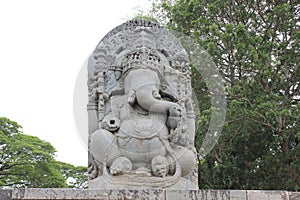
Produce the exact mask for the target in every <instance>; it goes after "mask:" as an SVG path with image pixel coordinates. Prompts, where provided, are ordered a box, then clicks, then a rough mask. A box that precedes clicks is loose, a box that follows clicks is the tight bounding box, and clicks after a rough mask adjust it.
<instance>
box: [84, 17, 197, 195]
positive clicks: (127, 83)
mask: <svg viewBox="0 0 300 200" xmlns="http://www.w3.org/2000/svg"><path fill="white" fill-rule="evenodd" d="M128 27H130V29H129V31H128ZM154 29H157V30H159V31H160V33H157V31H156V32H155V31H154ZM154 36H155V37H154ZM161 36H164V37H170V38H171V39H170V40H171V41H172V40H173V42H174V43H176V45H177V46H174V47H173V48H176V51H175V53H174V49H170V47H169V46H166V47H165V46H163V43H161V45H162V46H161V47H160V48H157V46H158V45H157V44H158V43H159V41H160V40H159V38H161ZM126 37H127V40H125V39H124V38H126ZM109 45H110V48H109V49H108V48H107V47H108V46H109ZM178 51H179V52H180V54H179V55H177V57H176V56H174V55H173V56H172V53H173V54H175V55H176V53H178ZM165 52H170V53H165ZM92 56H93V57H92V61H90V63H89V82H88V85H89V105H88V113H89V132H90V137H89V177H90V183H89V186H90V188H102V189H128V188H132V189H147V188H151V189H153V188H156V189H198V187H197V175H196V173H197V159H196V158H197V156H196V151H195V148H194V144H193V143H194V135H195V120H194V112H193V108H192V101H191V91H190V77H189V68H188V60H187V58H186V55H185V52H184V49H183V48H182V46H181V45H180V44H178V41H177V39H176V38H175V37H174V36H172V35H170V34H169V33H168V32H167V31H166V30H165V29H163V28H162V27H160V26H159V25H157V24H155V23H153V22H149V21H144V20H136V21H129V22H127V23H125V24H123V25H121V26H120V27H117V28H116V30H113V31H112V33H110V34H108V35H107V36H106V37H105V38H104V40H103V41H102V42H100V44H99V45H98V46H97V48H96V50H95V52H94V54H93V55H92ZM172 59H173V62H172ZM107 65H108V66H107Z"/></svg>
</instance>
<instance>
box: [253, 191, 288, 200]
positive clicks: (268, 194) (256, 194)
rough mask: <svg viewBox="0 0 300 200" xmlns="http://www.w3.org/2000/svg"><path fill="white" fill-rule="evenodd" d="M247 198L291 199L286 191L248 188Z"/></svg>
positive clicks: (260, 199) (261, 199)
mask: <svg viewBox="0 0 300 200" xmlns="http://www.w3.org/2000/svg"><path fill="white" fill-rule="evenodd" d="M247 200H289V196H288V192H286V191H267V190H247Z"/></svg>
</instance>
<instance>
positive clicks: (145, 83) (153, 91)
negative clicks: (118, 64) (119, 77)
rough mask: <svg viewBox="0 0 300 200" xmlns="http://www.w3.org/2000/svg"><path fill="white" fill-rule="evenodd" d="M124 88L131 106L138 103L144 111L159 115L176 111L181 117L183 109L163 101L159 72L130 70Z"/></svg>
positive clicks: (141, 69)
mask: <svg viewBox="0 0 300 200" xmlns="http://www.w3.org/2000/svg"><path fill="white" fill-rule="evenodd" d="M124 87H125V95H127V96H128V100H127V101H128V103H129V104H131V105H133V104H134V103H135V102H136V103H137V104H138V105H139V106H140V107H142V108H143V109H145V110H147V111H151V112H157V113H169V111H170V110H174V109H176V110H177V111H178V114H180V115H181V112H182V108H181V107H180V106H179V105H178V104H176V103H174V102H170V101H166V100H163V99H161V96H160V94H159V89H160V87H161V78H160V76H159V72H158V71H157V70H154V69H147V68H140V69H132V70H130V71H129V72H128V73H127V75H126V76H125V78H124Z"/></svg>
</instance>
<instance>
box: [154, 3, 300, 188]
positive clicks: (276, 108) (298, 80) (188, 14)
mask: <svg viewBox="0 0 300 200" xmlns="http://www.w3.org/2000/svg"><path fill="white" fill-rule="evenodd" d="M299 3H300V1H299V0H276V1H275V0H261V1H258V0H246V1H241V0H235V1H221V0H178V1H175V0H160V1H157V2H156V4H155V6H154V13H155V14H156V16H157V17H158V18H160V20H161V21H163V22H164V23H165V25H166V26H167V27H169V28H170V29H175V30H177V31H180V32H182V33H184V34H186V35H188V36H191V37H193V39H194V40H195V41H196V42H198V43H199V44H200V45H201V46H202V47H203V48H204V49H206V50H207V52H208V53H209V54H210V55H211V57H212V59H213V60H214V62H215V64H216V66H217V68H218V69H219V71H220V73H221V74H222V76H223V79H224V80H225V81H226V88H227V93H228V96H227V97H228V99H227V100H228V110H227V113H228V114H227V118H226V124H225V126H224V129H223V133H222V136H221V138H220V140H219V144H218V145H217V146H216V147H215V148H214V150H213V151H212V152H210V154H209V155H207V156H206V157H205V159H203V160H201V161H200V166H199V173H200V174H199V183H200V187H201V188H224V189H283V190H295V191H297V190H300V104H299V102H300V94H299V93H300V86H299V85H300V68H299V39H300V32H299V16H300V4H299ZM194 72H195V70H194ZM198 76H199V75H198V74H195V73H194V74H193V78H194V80H193V82H194V86H196V87H195V88H194V91H196V92H198V93H200V92H201V95H200V96H199V95H198V98H199V102H202V105H201V106H202V107H201V116H200V119H201V120H200V121H199V122H198V124H199V126H198V133H197V134H198V135H197V140H196V145H198V148H199V147H200V145H201V142H202V141H201V140H202V138H203V136H204V134H205V131H206V130H207V126H208V122H209V118H210V112H209V102H208V100H209V93H205V92H203V91H201V90H200V89H199V88H197V87H198V85H203V81H202V79H199V77H198ZM204 89H205V87H204ZM203 101H205V102H206V104H205V103H203Z"/></svg>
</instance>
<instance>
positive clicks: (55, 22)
mask: <svg viewBox="0 0 300 200" xmlns="http://www.w3.org/2000/svg"><path fill="white" fill-rule="evenodd" d="M150 5H151V0H103V1H101V0H98V1H96V0H95V1H90V0H85V1H83V0H81V1H76V0H72V1H70V0H64V1H63V0H60V1H59V0H48V1H40V0H26V1H23V0H12V1H1V2H0V27H1V28H0V92H1V94H0V95H1V96H0V117H2V116H3V117H8V118H10V119H11V120H13V121H16V122H18V123H19V124H20V125H22V126H23V132H24V133H25V134H29V135H34V136H38V137H39V138H41V139H43V140H45V141H48V142H50V143H51V144H52V145H53V146H54V147H55V148H56V150H57V159H58V160H61V161H63V162H67V163H71V164H74V165H86V164H87V149H86V147H85V146H86V145H85V143H84V142H82V139H81V137H80V136H79V135H80V134H78V133H77V130H76V126H75V123H74V117H73V91H74V87H75V82H76V79H77V76H78V73H79V71H80V69H81V67H82V65H83V64H84V62H85V60H86V59H87V57H88V56H89V54H90V53H91V52H92V51H93V50H94V48H95V47H96V45H97V44H98V42H99V41H100V40H101V38H102V37H103V36H104V35H105V34H106V33H107V32H109V31H110V30H111V29H113V28H114V27H116V26H118V25H120V24H121V23H123V22H125V21H126V20H127V19H130V18H131V17H132V16H134V14H136V13H137V12H138V10H145V9H147V8H150ZM84 84H86V83H85V82H84ZM83 106H84V107H86V105H83ZM83 115H85V113H83ZM86 128H87V127H86Z"/></svg>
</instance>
